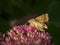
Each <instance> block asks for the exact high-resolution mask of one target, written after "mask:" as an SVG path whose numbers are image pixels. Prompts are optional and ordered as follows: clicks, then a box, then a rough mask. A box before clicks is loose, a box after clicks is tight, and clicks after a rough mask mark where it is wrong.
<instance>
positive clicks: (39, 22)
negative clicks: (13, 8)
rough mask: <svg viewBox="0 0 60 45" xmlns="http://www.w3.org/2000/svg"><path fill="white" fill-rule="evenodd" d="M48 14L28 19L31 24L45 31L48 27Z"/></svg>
mask: <svg viewBox="0 0 60 45" xmlns="http://www.w3.org/2000/svg"><path fill="white" fill-rule="evenodd" d="M48 20H49V19H48V14H47V13H46V14H43V15H41V16H39V17H37V18H35V19H34V18H32V19H30V20H29V21H28V23H29V25H31V26H33V27H36V28H37V29H38V30H40V31H45V30H44V28H45V29H48V27H47V25H46V24H45V23H47V22H48Z"/></svg>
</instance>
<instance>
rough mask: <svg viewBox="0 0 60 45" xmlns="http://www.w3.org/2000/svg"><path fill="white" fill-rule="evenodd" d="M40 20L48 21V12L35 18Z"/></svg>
mask: <svg viewBox="0 0 60 45" xmlns="http://www.w3.org/2000/svg"><path fill="white" fill-rule="evenodd" d="M35 19H36V20H37V21H38V22H48V20H49V18H48V14H47V13H45V14H43V15H41V16H39V17H37V18H35Z"/></svg>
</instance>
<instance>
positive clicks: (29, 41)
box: [0, 24, 51, 45]
mask: <svg viewBox="0 0 60 45" xmlns="http://www.w3.org/2000/svg"><path fill="white" fill-rule="evenodd" d="M0 45H51V37H50V35H49V34H48V32H45V31H44V32H41V31H39V30H37V29H36V28H35V27H32V26H29V25H26V24H24V25H19V26H14V27H13V28H12V29H10V31H7V33H6V34H5V35H4V34H3V35H2V34H1V33H0Z"/></svg>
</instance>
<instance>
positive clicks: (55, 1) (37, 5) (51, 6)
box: [0, 0, 60, 45]
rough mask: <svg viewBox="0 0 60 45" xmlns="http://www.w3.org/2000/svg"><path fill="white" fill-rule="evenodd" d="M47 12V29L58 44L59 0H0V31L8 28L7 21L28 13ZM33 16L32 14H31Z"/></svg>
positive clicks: (59, 35)
mask: <svg viewBox="0 0 60 45" xmlns="http://www.w3.org/2000/svg"><path fill="white" fill-rule="evenodd" d="M46 12H47V13H48V14H49V19H50V20H49V24H48V30H46V31H48V32H49V33H50V34H51V36H52V40H53V42H54V43H55V44H56V45H60V1H59V0H0V31H1V32H3V33H5V32H6V31H7V30H9V29H10V28H11V27H10V24H9V21H11V20H13V19H20V18H22V17H23V16H26V15H30V14H37V15H40V14H43V13H46ZM31 16H33V15H31Z"/></svg>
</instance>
